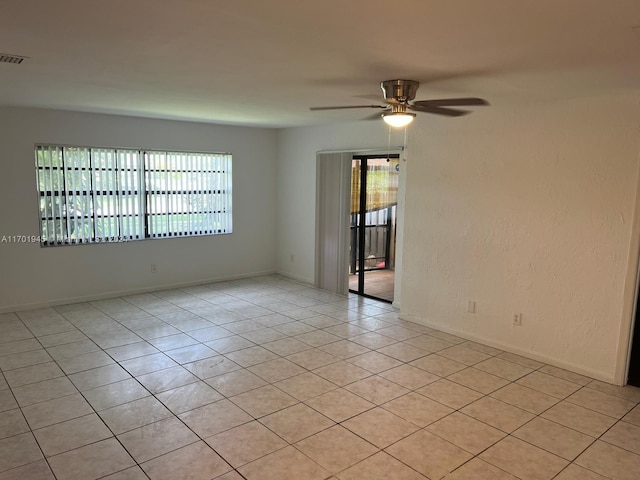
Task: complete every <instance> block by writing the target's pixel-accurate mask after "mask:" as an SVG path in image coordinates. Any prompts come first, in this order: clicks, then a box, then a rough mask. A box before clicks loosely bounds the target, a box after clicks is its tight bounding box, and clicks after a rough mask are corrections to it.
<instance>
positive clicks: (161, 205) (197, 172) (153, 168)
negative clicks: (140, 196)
mask: <svg viewBox="0 0 640 480" xmlns="http://www.w3.org/2000/svg"><path fill="white" fill-rule="evenodd" d="M231 174H232V172H231V155H229V154H215V153H185V152H158V151H147V152H145V181H146V188H147V190H146V211H147V235H148V236H149V237H151V238H160V237H184V236H191V235H213V234H220V233H231V232H232V204H231V200H232V192H231V185H232V182H231V179H232V175H231Z"/></svg>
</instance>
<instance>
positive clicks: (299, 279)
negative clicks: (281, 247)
mask: <svg viewBox="0 0 640 480" xmlns="http://www.w3.org/2000/svg"><path fill="white" fill-rule="evenodd" d="M274 273H275V274H276V275H280V276H281V277H285V278H288V279H289V280H295V281H296V282H300V283H304V284H305V285H309V286H310V287H314V284H313V281H312V280H309V279H308V278H303V277H298V276H297V275H293V274H291V273H287V272H280V271H276V272H274Z"/></svg>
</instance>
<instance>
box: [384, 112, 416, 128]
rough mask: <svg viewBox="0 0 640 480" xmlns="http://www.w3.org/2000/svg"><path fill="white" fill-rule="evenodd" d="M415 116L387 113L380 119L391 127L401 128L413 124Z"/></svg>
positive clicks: (411, 114) (405, 113)
mask: <svg viewBox="0 0 640 480" xmlns="http://www.w3.org/2000/svg"><path fill="white" fill-rule="evenodd" d="M415 116H416V114H415V113H407V112H388V113H383V114H382V119H383V120H384V122H385V123H386V124H387V125H389V126H391V127H396V128H402V127H406V126H407V125H409V124H410V123H411V122H413V118H414V117H415Z"/></svg>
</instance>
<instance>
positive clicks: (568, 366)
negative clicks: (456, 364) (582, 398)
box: [399, 312, 621, 385]
mask: <svg viewBox="0 0 640 480" xmlns="http://www.w3.org/2000/svg"><path fill="white" fill-rule="evenodd" d="M399 318H400V319H402V320H407V321H409V322H413V323H417V324H419V325H424V326H426V327H430V328H434V329H436V330H440V331H441V332H445V333H450V334H451V335H455V336H457V337H460V338H464V339H466V340H471V341H474V342H478V343H482V344H483V345H487V346H490V347H494V348H498V349H500V350H504V351H505V352H509V353H515V354H516V355H521V356H523V357H527V358H530V359H532V360H537V361H539V362H542V363H546V364H549V365H553V366H555V367H559V368H563V369H565V370H569V371H571V372H575V373H578V374H580V375H585V376H587V377H590V378H593V379H595V380H601V381H603V382H606V383H612V384H615V385H621V383H619V382H617V381H616V378H615V375H612V374H609V373H605V372H600V371H597V370H591V369H589V368H584V367H582V366H580V365H576V364H573V363H571V362H566V361H564V360H560V359H557V358H555V357H550V356H547V355H541V354H539V353H537V352H533V351H531V350H526V349H522V348H515V347H513V346H512V345H508V344H505V343H501V342H496V341H494V340H491V339H488V338H484V337H481V336H477V335H472V334H469V333H468V332H465V331H462V330H458V329H455V328H450V327H448V326H447V325H444V324H441V323H437V322H431V321H429V320H426V319H424V318H422V317H420V316H419V315H410V314H404V313H402V312H401V313H400V315H399ZM436 353H437V352H436Z"/></svg>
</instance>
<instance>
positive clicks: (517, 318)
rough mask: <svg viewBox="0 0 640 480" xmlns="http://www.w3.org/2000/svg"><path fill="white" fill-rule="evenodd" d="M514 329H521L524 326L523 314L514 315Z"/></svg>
mask: <svg viewBox="0 0 640 480" xmlns="http://www.w3.org/2000/svg"><path fill="white" fill-rule="evenodd" d="M512 325H513V326H514V327H521V326H522V314H521V313H514V314H513V324H512Z"/></svg>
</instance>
